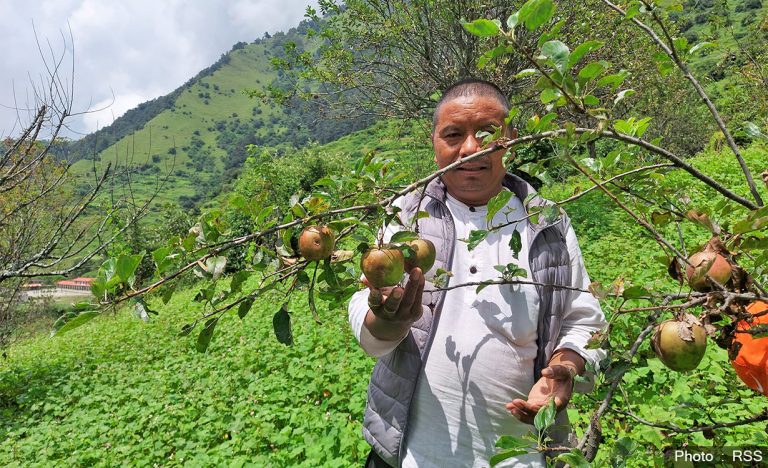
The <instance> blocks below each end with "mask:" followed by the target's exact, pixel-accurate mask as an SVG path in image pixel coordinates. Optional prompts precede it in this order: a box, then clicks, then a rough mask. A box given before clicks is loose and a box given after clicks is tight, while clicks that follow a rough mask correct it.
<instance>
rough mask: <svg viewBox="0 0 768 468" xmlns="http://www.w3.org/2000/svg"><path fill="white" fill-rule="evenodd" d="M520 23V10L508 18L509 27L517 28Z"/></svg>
mask: <svg viewBox="0 0 768 468" xmlns="http://www.w3.org/2000/svg"><path fill="white" fill-rule="evenodd" d="M518 23H519V12H517V11H516V12H514V13H512V14H511V15H509V17H508V18H507V27H508V28H509V29H515V27H516V26H517V25H518Z"/></svg>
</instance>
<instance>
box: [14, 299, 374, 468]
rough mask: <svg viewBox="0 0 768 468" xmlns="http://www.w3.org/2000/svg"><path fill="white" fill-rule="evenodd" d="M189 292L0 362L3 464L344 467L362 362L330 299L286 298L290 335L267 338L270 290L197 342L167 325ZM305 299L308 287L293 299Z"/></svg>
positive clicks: (356, 420) (355, 443)
mask: <svg viewBox="0 0 768 468" xmlns="http://www.w3.org/2000/svg"><path fill="white" fill-rule="evenodd" d="M191 296H192V293H191V292H190V293H188V294H180V295H178V296H177V297H175V298H174V299H173V300H172V301H171V302H170V303H169V304H168V305H167V306H163V305H162V304H161V303H160V304H154V305H155V307H156V308H157V310H158V311H160V317H159V318H158V319H156V320H153V321H152V322H150V323H149V324H144V323H142V322H141V321H139V320H137V319H135V318H134V317H132V316H131V315H130V314H129V313H127V312H119V313H118V314H116V315H115V316H104V317H102V318H100V319H97V320H96V321H94V322H93V323H92V324H89V325H87V326H84V327H82V328H81V329H78V330H74V331H73V332H71V334H67V335H64V336H62V337H58V338H46V337H38V338H36V339H34V340H30V341H27V342H25V343H23V344H21V345H17V346H15V347H13V349H11V350H10V351H9V357H8V358H7V359H5V360H4V361H3V362H2V363H0V405H1V406H0V440H1V441H2V442H0V465H3V466H53V465H64V466H86V465H87V466H91V465H95V466H114V465H120V464H130V465H133V466H152V465H155V466H157V465H164V466H178V465H191V466H223V465H227V466H242V465H244V464H247V465H251V466H253V465H255V466H346V465H349V464H352V463H358V462H360V460H361V459H362V457H364V455H365V454H367V449H366V444H365V443H364V442H363V441H362V437H361V434H360V428H361V425H360V418H361V417H362V414H363V407H364V403H365V387H366V385H367V380H368V377H369V375H370V369H371V366H372V364H373V362H372V360H371V359H369V358H367V357H365V356H364V355H363V353H362V352H361V351H360V350H359V347H358V346H357V345H356V343H355V342H354V337H352V335H351V334H350V333H349V330H348V326H347V325H346V314H345V312H344V311H340V310H334V311H327V312H326V313H325V314H324V316H323V319H324V321H325V323H324V324H323V325H322V326H317V325H315V323H314V322H313V321H312V320H311V319H310V318H309V316H308V313H305V312H303V311H301V308H299V307H297V308H296V309H297V313H296V314H295V316H294V335H295V343H294V346H293V347H285V346H283V345H281V344H279V343H277V341H276V340H275V338H274V336H273V333H272V326H271V316H272V314H273V313H274V312H275V310H273V309H274V308H275V306H274V300H271V299H272V298H269V297H264V298H263V299H262V300H261V301H260V302H259V303H258V304H257V305H256V306H255V307H254V308H253V309H252V311H251V313H250V315H249V316H247V317H246V318H245V319H244V320H243V321H240V320H239V319H238V318H237V317H236V316H234V317H232V316H230V317H228V318H227V319H225V320H222V321H221V322H220V324H219V326H218V328H217V331H216V336H215V337H214V340H213V342H212V343H211V346H210V348H209V350H208V353H207V354H199V353H197V352H196V351H195V350H194V341H193V340H194V337H178V336H177V333H178V331H179V329H180V328H181V326H182V324H183V323H185V322H186V321H189V320H190V318H192V317H193V316H194V315H195V314H196V313H197V312H198V311H196V310H195V305H196V304H195V303H193V302H192V301H191ZM304 300H306V298H304Z"/></svg>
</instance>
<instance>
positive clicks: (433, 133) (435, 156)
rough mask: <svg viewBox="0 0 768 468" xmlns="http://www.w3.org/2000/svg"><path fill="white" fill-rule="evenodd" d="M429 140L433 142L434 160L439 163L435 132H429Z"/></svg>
mask: <svg viewBox="0 0 768 468" xmlns="http://www.w3.org/2000/svg"><path fill="white" fill-rule="evenodd" d="M429 142H430V143H431V144H432V154H433V155H434V156H433V157H432V160H433V161H434V162H435V164H437V153H435V132H432V133H430V134H429Z"/></svg>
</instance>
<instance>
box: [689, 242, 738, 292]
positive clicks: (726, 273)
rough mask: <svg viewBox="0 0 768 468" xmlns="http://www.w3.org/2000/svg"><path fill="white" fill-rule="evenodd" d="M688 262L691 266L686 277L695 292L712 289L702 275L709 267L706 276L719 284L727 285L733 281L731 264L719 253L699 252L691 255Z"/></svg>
mask: <svg viewBox="0 0 768 468" xmlns="http://www.w3.org/2000/svg"><path fill="white" fill-rule="evenodd" d="M688 262H689V263H690V265H688V266H686V267H685V276H686V278H688V284H689V285H690V286H691V289H693V290H694V291H699V292H707V291H709V290H710V289H711V288H710V285H709V282H708V281H707V277H706V275H704V274H700V272H701V270H703V269H704V268H707V265H709V268H708V269H707V273H706V274H707V275H709V276H710V277H711V278H712V279H713V280H715V281H717V282H718V283H720V284H722V285H725V284H726V283H727V282H728V281H729V280H730V279H731V264H730V263H728V260H726V259H725V257H723V256H722V255H720V254H719V253H716V252H706V251H705V252H697V253H695V254H693V255H691V257H690V258H689V259H688ZM697 270H698V271H697Z"/></svg>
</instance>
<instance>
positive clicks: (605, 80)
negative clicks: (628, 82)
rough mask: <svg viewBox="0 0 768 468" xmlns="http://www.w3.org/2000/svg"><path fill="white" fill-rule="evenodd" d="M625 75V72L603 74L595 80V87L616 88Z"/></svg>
mask: <svg viewBox="0 0 768 468" xmlns="http://www.w3.org/2000/svg"><path fill="white" fill-rule="evenodd" d="M626 77H627V74H626V73H614V74H613V75H607V76H604V77H602V78H600V79H599V80H598V81H597V87H600V86H611V88H612V89H616V88H618V87H619V85H621V83H623V82H624V79H625V78H626Z"/></svg>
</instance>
